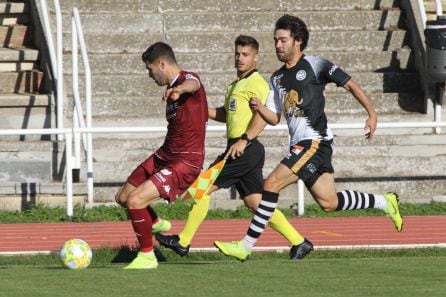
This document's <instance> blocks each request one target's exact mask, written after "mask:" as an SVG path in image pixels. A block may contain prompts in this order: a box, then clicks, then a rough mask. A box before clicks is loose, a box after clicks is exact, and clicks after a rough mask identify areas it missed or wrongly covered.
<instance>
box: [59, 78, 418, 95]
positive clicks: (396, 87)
mask: <svg viewBox="0 0 446 297" xmlns="http://www.w3.org/2000/svg"><path fill="white" fill-rule="evenodd" d="M263 75H264V76H265V78H267V79H268V80H269V74H267V73H263ZM350 75H351V76H352V78H353V79H354V80H355V81H356V82H358V83H359V84H360V85H361V86H362V88H363V89H364V90H365V91H366V92H367V93H377V92H385V93H390V92H401V93H407V92H414V93H418V92H419V90H420V85H419V79H418V75H417V74H416V73H414V72H384V73H380V72H351V73H350ZM200 77H201V80H202V82H203V85H204V87H205V89H206V92H207V94H208V95H216V94H221V95H222V96H223V95H224V92H225V91H226V88H227V85H228V82H231V81H233V80H234V74H224V73H223V74H216V73H201V74H200ZM68 85H69V86H70V85H71V84H68ZM92 85H93V89H92V95H93V96H116V95H117V94H120V95H123V96H150V95H161V94H162V92H163V91H164V88H160V87H158V86H157V85H156V84H155V83H154V82H153V80H151V79H150V78H149V77H148V76H147V75H135V74H133V75H132V74H107V75H104V74H103V75H97V76H93V77H92ZM79 89H80V91H81V92H82V90H85V86H84V77H83V76H81V77H80V78H79ZM67 91H68V92H69V93H71V92H70V90H67ZM326 91H327V93H343V92H345V90H344V89H343V88H339V87H337V86H336V85H334V84H329V85H327V88H326Z"/></svg>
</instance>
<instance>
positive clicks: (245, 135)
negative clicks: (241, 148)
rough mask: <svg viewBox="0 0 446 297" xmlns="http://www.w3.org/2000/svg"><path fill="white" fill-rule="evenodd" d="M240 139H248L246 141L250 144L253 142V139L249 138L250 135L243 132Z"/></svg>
mask: <svg viewBox="0 0 446 297" xmlns="http://www.w3.org/2000/svg"><path fill="white" fill-rule="evenodd" d="M240 139H243V140H246V142H248V144H250V143H251V142H252V139H249V137H248V135H247V134H246V133H243V134H242V136H241V137H240Z"/></svg>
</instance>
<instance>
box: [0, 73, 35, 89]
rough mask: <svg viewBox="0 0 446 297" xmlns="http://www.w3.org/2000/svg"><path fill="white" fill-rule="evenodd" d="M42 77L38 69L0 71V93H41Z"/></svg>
mask: <svg viewBox="0 0 446 297" xmlns="http://www.w3.org/2000/svg"><path fill="white" fill-rule="evenodd" d="M43 77H44V74H43V72H41V71H38V70H30V71H19V72H3V73H0V82H1V83H0V93H41V92H43V91H44V84H43Z"/></svg>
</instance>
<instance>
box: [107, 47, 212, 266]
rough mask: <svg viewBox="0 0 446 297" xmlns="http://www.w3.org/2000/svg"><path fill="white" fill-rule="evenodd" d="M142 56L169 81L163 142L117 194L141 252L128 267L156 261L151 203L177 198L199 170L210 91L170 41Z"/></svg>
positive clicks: (157, 77)
mask: <svg viewBox="0 0 446 297" xmlns="http://www.w3.org/2000/svg"><path fill="white" fill-rule="evenodd" d="M142 60H143V62H144V63H145V66H146V68H147V70H148V72H149V76H150V77H151V78H152V79H153V80H154V81H155V82H156V83H157V84H158V85H159V86H167V89H166V91H165V92H164V95H163V98H162V100H163V101H165V103H166V120H167V122H168V125H167V134H166V137H165V140H164V143H163V145H162V146H161V147H160V148H159V149H158V150H156V152H155V153H153V154H152V155H151V156H149V158H148V159H147V160H145V161H144V162H142V163H141V164H140V165H139V166H138V167H137V168H136V169H135V170H134V171H133V172H132V174H131V175H130V176H129V177H128V179H127V182H126V183H125V184H124V185H123V186H122V187H121V189H120V190H119V191H118V193H117V194H116V201H117V202H118V203H119V204H121V205H122V206H124V207H127V209H128V213H129V216H130V219H131V222H132V226H133V229H134V231H135V234H136V236H137V238H138V241H139V245H140V250H139V253H138V255H137V257H136V258H135V259H134V260H133V261H132V262H131V263H130V264H129V265H128V266H126V267H125V268H124V269H154V268H157V267H158V261H157V259H156V257H155V254H154V252H153V243H152V222H153V221H157V220H158V221H159V219H158V218H157V216H156V213H155V212H154V211H153V209H152V208H151V207H150V204H151V203H153V202H154V201H156V200H158V199H159V198H163V199H165V200H167V201H169V202H170V203H172V202H174V201H175V200H176V198H177V196H179V195H180V194H181V193H183V192H184V191H185V190H186V189H187V188H188V187H189V185H190V184H192V182H193V181H194V180H195V179H196V178H197V176H198V175H199V174H200V172H201V169H202V166H203V161H204V140H205V132H206V122H207V119H208V105H207V100H206V92H205V90H204V87H203V84H202V83H201V81H200V78H199V76H198V75H197V74H195V73H192V72H188V71H183V70H182V69H181V68H180V67H179V65H178V64H177V62H176V59H175V54H174V52H173V50H172V48H171V47H170V46H169V45H168V44H166V43H163V42H157V43H154V44H152V45H151V46H150V47H149V48H148V49H147V50H146V51H145V52H144V53H143V54H142ZM163 231H164V230H163Z"/></svg>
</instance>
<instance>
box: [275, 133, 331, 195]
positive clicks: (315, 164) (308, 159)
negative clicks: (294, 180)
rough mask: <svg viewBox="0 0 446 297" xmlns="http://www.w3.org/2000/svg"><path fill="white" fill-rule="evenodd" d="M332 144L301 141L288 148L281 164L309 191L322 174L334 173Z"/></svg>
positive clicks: (317, 141) (328, 142) (314, 140)
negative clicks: (288, 150)
mask: <svg viewBox="0 0 446 297" xmlns="http://www.w3.org/2000/svg"><path fill="white" fill-rule="evenodd" d="M332 144H333V142H332V141H319V140H316V139H309V140H302V141H300V142H299V143H298V144H296V145H294V146H292V147H291V148H290V153H289V154H288V155H287V156H286V157H285V158H283V159H282V161H281V163H282V164H284V165H285V166H287V167H288V168H290V169H291V171H292V172H294V174H296V175H297V176H298V177H299V178H300V179H301V180H302V181H303V182H304V184H305V186H306V187H307V189H311V187H312V186H313V185H314V184H315V183H316V181H317V179H318V178H319V177H320V176H321V175H322V174H324V173H326V172H328V173H333V172H334V169H333V165H332V164H331V157H332V154H333V149H332Z"/></svg>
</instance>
